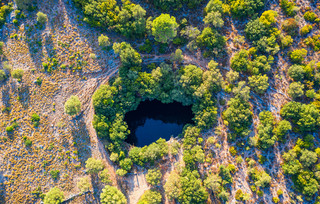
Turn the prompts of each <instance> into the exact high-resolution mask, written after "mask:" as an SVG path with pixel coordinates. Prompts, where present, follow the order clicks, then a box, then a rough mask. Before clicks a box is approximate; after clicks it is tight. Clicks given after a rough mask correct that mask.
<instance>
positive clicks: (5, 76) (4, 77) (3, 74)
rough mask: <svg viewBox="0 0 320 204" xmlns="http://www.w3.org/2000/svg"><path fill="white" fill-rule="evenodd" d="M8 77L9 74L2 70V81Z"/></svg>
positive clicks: (0, 76) (0, 78)
mask: <svg viewBox="0 0 320 204" xmlns="http://www.w3.org/2000/svg"><path fill="white" fill-rule="evenodd" d="M6 78H7V75H6V73H5V71H4V70H0V81H4V80H5V79H6Z"/></svg>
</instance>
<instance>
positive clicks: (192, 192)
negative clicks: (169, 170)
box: [178, 170, 208, 204]
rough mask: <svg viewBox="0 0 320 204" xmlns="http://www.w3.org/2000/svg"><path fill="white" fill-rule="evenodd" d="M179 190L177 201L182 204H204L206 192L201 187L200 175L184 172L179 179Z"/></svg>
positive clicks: (194, 172)
mask: <svg viewBox="0 0 320 204" xmlns="http://www.w3.org/2000/svg"><path fill="white" fill-rule="evenodd" d="M180 183H181V188H180V192H179V196H178V201H179V202H180V203H182V204H187V203H199V204H201V203H203V204H204V203H206V202H207V199H208V192H207V191H206V189H205V187H204V186H203V185H202V181H201V179H200V175H199V173H198V172H197V171H188V170H185V171H184V172H182V175H181V177H180Z"/></svg>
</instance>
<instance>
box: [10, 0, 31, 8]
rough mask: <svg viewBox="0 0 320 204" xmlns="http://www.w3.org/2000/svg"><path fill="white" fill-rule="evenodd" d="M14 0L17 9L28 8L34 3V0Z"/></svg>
mask: <svg viewBox="0 0 320 204" xmlns="http://www.w3.org/2000/svg"><path fill="white" fill-rule="evenodd" d="M14 1H15V2H16V4H17V6H18V8H19V9H28V8H30V7H31V6H32V5H33V4H34V3H35V0H14Z"/></svg>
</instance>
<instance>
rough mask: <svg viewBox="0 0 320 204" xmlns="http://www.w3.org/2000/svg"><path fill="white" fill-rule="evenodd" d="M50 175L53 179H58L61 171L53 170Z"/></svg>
mask: <svg viewBox="0 0 320 204" xmlns="http://www.w3.org/2000/svg"><path fill="white" fill-rule="evenodd" d="M50 175H51V177H52V178H53V179H58V178H59V175H60V171H59V170H51V171H50Z"/></svg>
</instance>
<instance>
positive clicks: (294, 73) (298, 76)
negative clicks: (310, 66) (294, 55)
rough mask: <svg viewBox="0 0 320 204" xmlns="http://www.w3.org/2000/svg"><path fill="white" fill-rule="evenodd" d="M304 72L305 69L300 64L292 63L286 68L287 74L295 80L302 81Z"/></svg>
mask: <svg viewBox="0 0 320 204" xmlns="http://www.w3.org/2000/svg"><path fill="white" fill-rule="evenodd" d="M305 73H306V71H305V69H304V67H303V66H302V65H296V64H294V65H292V66H291V67H290V68H289V69H288V75H289V76H290V77H291V78H292V79H294V80H295V81H302V80H303V79H304V76H305Z"/></svg>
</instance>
